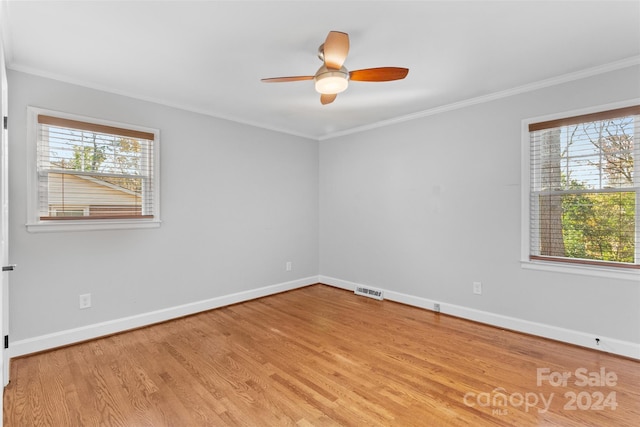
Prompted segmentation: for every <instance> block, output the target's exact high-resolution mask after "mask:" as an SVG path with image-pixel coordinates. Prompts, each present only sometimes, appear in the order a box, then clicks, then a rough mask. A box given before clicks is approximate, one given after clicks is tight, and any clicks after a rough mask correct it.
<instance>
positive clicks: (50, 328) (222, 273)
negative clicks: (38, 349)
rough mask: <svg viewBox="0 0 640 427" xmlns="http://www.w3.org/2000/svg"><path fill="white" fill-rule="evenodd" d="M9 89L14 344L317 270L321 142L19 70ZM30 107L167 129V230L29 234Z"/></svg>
mask: <svg viewBox="0 0 640 427" xmlns="http://www.w3.org/2000/svg"><path fill="white" fill-rule="evenodd" d="M9 88H10V90H9V104H10V112H9V113H10V114H9V129H10V138H9V139H10V147H9V153H10V257H11V262H13V263H16V264H18V269H17V270H16V271H15V272H14V273H13V274H12V276H11V282H10V286H11V292H10V304H11V310H10V328H11V340H12V341H17V340H23V339H26V338H32V337H37V336H40V335H44V334H50V333H54V332H58V331H64V330H68V329H72V328H78V327H81V326H85V325H91V324H94V323H98V322H105V321H109V320H112V319H118V318H122V317H126V316H132V315H136V314H139V313H145V312H150V311H154V310H160V309H164V308H167V307H172V306H177V305H180V304H187V303H190V302H194V301H200V300H204V299H209V298H215V297H218V296H224V295H229V294H233V293H237V292H242V291H246V290H251V289H255V288H259V287H264V286H271V285H275V284H279V283H283V282H288V281H292V280H295V279H299V278H304V277H309V276H317V274H318V143H317V142H316V141H311V140H305V139H303V138H299V137H295V136H290V135H284V134H279V133H276V132H271V131H267V130H262V129H258V128H255V127H250V126H245V125H241V124H238V123H233V122H229V121H225V120H218V119H215V118H211V117H207V116H204V115H199V114H195V113H190V112H186V111H181V110H177V109H173V108H169V107H164V106H161V105H157V104H153V103H148V102H144V101H139V100H135V99H131V98H127V97H123V96H119V95H113V94H109V93H105V92H100V91H96V90H91V89H87V88H83V87H79V86H75V85H70V84H66V83H62V82H58V81H54V80H48V79H44V78H39V77H35V76H32V75H28V74H23V73H20V72H15V71H10V72H9ZM28 105H31V106H36V107H42V108H49V109H52V110H57V111H64V112H69V113H76V114H81V115H85V116H89V117H97V118H101V119H105V120H113V121H117V122H124V123H132V124H136V125H140V126H147V127H151V128H157V129H160V144H161V152H160V163H161V209H162V212H161V215H162V221H163V222H162V226H161V227H160V228H158V229H150V230H122V231H92V232H66V233H36V234H34V233H28V232H27V231H26V228H25V222H26V206H27V199H26V190H27V184H26V178H27V173H26V164H27V159H26V148H25V141H26V140H25V137H26V121H25V120H26V108H27V106H28ZM287 261H291V262H293V271H291V272H286V271H285V263H286V262H287ZM83 293H91V294H92V299H93V301H92V302H93V307H92V308H90V309H87V310H79V309H78V295H79V294H83Z"/></svg>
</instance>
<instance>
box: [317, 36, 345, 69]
mask: <svg viewBox="0 0 640 427" xmlns="http://www.w3.org/2000/svg"><path fill="white" fill-rule="evenodd" d="M323 52H324V53H323V55H324V65H326V66H327V68H334V69H336V70H339V69H340V68H341V67H342V64H344V60H345V59H347V54H348V53H349V35H348V34H347V33H342V32H340V31H330V32H329V35H328V36H327V39H326V40H325V41H324V47H323Z"/></svg>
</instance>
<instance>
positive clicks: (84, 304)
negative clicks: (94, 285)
mask: <svg viewBox="0 0 640 427" xmlns="http://www.w3.org/2000/svg"><path fill="white" fill-rule="evenodd" d="M79 301H80V309H81V310H83V309H85V308H89V307H91V294H82V295H80V296H79Z"/></svg>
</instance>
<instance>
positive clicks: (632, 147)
mask: <svg viewBox="0 0 640 427" xmlns="http://www.w3.org/2000/svg"><path fill="white" fill-rule="evenodd" d="M527 132H528V150H529V162H528V163H529V164H528V173H529V176H528V183H529V189H528V190H529V191H528V195H529V200H528V210H529V218H528V226H529V227H528V229H529V230H528V231H529V235H528V236H527V237H528V246H529V247H528V259H529V260H530V261H542V262H561V263H565V264H566V263H571V264H581V265H584V266H597V267H605V268H629V269H640V237H639V235H640V212H639V208H638V207H639V206H640V162H638V159H640V154H639V152H640V144H638V142H637V141H640V139H638V137H639V135H640V106H638V105H636V106H630V107H624V108H617V109H612V110H607V111H600V112H596V113H591V114H584V115H578V116H573V117H564V118H559V119H554V120H548V121H542V122H533V123H529V124H528V129H527ZM634 141H636V142H634Z"/></svg>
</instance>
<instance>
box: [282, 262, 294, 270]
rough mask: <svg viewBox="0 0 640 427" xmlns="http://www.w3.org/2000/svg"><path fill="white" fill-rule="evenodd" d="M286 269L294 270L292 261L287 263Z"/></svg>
mask: <svg viewBox="0 0 640 427" xmlns="http://www.w3.org/2000/svg"><path fill="white" fill-rule="evenodd" d="M284 269H285V270H287V271H291V270H293V263H292V262H291V261H287V263H286V264H285V267H284Z"/></svg>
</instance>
